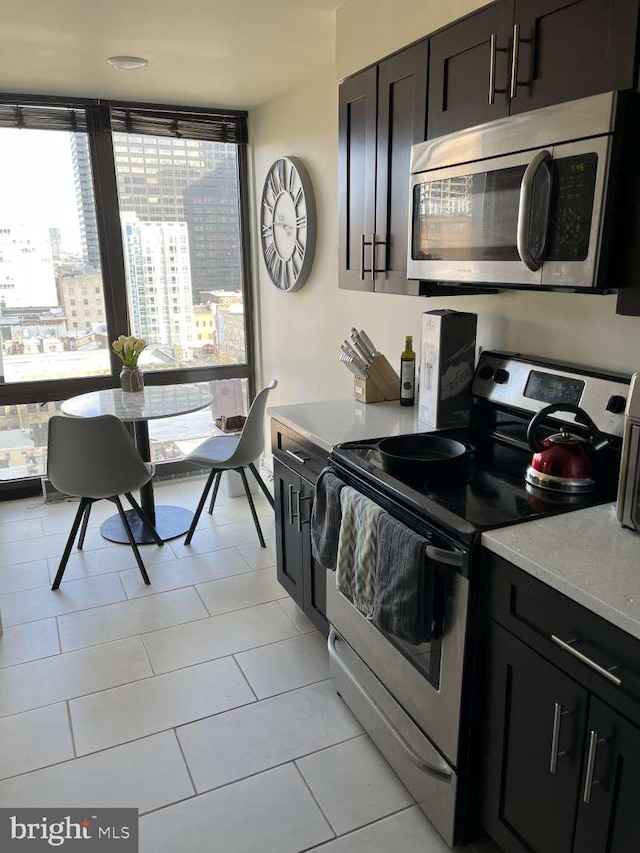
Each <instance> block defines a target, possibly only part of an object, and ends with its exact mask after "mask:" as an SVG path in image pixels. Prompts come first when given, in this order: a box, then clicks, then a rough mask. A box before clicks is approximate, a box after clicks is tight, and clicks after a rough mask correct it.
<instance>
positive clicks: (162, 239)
mask: <svg viewBox="0 0 640 853" xmlns="http://www.w3.org/2000/svg"><path fill="white" fill-rule="evenodd" d="M121 221H122V238H123V243H124V260H125V268H126V271H127V279H128V281H129V298H130V310H131V325H132V329H133V332H134V334H136V335H137V336H139V337H142V338H145V340H147V341H148V342H149V343H150V344H155V345H170V346H171V347H172V348H173V349H174V350H175V349H177V348H181V349H185V348H187V347H191V346H193V337H194V322H193V298H192V295H191V270H190V265H189V244H188V239H187V225H186V223H185V222H145V221H142V220H140V219H138V217H137V215H136V214H135V213H123V214H121Z"/></svg>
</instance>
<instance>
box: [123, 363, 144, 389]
mask: <svg viewBox="0 0 640 853" xmlns="http://www.w3.org/2000/svg"><path fill="white" fill-rule="evenodd" d="M120 387H121V388H122V390H123V391H128V392H135V391H142V390H143V389H144V374H143V372H142V371H141V370H140V368H139V367H126V366H124V365H123V367H122V370H121V371H120Z"/></svg>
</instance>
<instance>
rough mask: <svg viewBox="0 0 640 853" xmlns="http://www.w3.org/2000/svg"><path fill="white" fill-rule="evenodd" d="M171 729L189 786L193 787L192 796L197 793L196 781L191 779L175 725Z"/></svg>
mask: <svg viewBox="0 0 640 853" xmlns="http://www.w3.org/2000/svg"><path fill="white" fill-rule="evenodd" d="M171 731H172V732H173V736H174V737H175V739H176V743H177V744H178V749H179V750H180V755H181V756H182V760H183V761H184V766H185V767H186V770H187V774H188V776H189V781H190V782H191V787H192V788H193V794H194V796H197V795H198V789H197V788H196V783H195V782H194V781H193V776H192V775H191V768H190V767H189V762H188V761H187V756H186V755H185V754H184V750H183V748H182V744H181V743H180V738H179V737H178V731H177V726H174V727H173V728H172V729H171Z"/></svg>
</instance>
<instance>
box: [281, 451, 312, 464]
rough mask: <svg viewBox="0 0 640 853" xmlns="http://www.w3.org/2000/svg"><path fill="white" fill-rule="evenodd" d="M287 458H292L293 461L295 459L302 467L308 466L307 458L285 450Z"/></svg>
mask: <svg viewBox="0 0 640 853" xmlns="http://www.w3.org/2000/svg"><path fill="white" fill-rule="evenodd" d="M285 453H286V454H287V456H290V457H291V458H292V459H295V460H296V462H299V463H300V464H301V465H306V464H307V457H306V456H300V455H299V454H298V453H294V452H293V450H285Z"/></svg>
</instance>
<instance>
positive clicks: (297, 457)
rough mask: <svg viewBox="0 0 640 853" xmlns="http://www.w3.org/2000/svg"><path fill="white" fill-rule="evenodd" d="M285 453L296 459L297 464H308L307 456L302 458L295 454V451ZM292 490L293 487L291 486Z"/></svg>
mask: <svg viewBox="0 0 640 853" xmlns="http://www.w3.org/2000/svg"><path fill="white" fill-rule="evenodd" d="M285 453H286V454H287V456H290V457H291V458H292V459H295V460H296V462H299V463H300V464H301V465H306V464H307V457H306V456H300V455H299V454H298V453H294V452H293V450H285ZM290 488H292V487H291V486H290Z"/></svg>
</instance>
